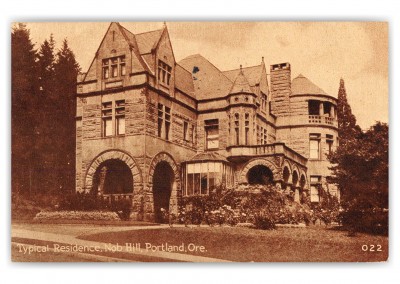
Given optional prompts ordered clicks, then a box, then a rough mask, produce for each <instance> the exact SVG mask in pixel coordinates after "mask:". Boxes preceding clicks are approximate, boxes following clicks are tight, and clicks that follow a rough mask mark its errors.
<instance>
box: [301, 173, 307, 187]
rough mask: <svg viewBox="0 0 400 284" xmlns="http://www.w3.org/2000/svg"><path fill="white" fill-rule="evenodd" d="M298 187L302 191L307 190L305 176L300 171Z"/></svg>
mask: <svg viewBox="0 0 400 284" xmlns="http://www.w3.org/2000/svg"><path fill="white" fill-rule="evenodd" d="M299 186H300V187H301V188H302V189H305V188H307V175H306V173H305V172H304V171H301V173H300V180H299Z"/></svg>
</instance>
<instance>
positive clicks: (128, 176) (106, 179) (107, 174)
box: [92, 159, 133, 195]
mask: <svg viewBox="0 0 400 284" xmlns="http://www.w3.org/2000/svg"><path fill="white" fill-rule="evenodd" d="M92 193H94V194H100V195H103V194H127V193H133V177H132V172H131V170H130V168H129V167H128V166H127V164H125V163H124V162H123V161H121V160H117V159H111V160H107V161H104V162H102V163H101V164H100V165H99V166H98V168H97V170H96V173H95V174H94V177H93V187H92Z"/></svg>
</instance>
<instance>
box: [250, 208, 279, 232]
mask: <svg viewBox="0 0 400 284" xmlns="http://www.w3.org/2000/svg"><path fill="white" fill-rule="evenodd" d="M254 226H255V228H256V229H260V230H273V229H275V220H273V217H272V216H271V214H270V212H265V211H260V212H259V213H257V214H255V216H254Z"/></svg>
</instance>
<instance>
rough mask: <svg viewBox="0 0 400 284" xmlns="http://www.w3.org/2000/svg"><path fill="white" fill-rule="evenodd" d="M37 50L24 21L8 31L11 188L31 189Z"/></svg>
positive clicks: (36, 96)
mask: <svg viewBox="0 0 400 284" xmlns="http://www.w3.org/2000/svg"><path fill="white" fill-rule="evenodd" d="M36 59H37V53H36V50H35V49H34V45H33V43H32V41H31V39H30V33H29V30H28V29H27V28H26V25H25V24H22V23H19V24H17V25H15V26H14V27H13V29H12V33H11V74H12V75H11V104H12V115H11V123H12V135H11V136H12V188H13V192H21V193H26V192H31V191H32V189H33V188H34V184H35V179H34V172H35V168H34V166H35V160H36V154H37V153H36V152H35V150H34V145H35V141H36V136H37V128H36V126H37V117H36V114H37V112H38V111H40V110H39V109H38V102H39V100H38V95H39V84H38V68H37V62H36Z"/></svg>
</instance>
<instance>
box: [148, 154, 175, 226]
mask: <svg viewBox="0 0 400 284" xmlns="http://www.w3.org/2000/svg"><path fill="white" fill-rule="evenodd" d="M147 182H148V189H149V190H150V191H151V192H148V194H149V196H151V198H150V200H152V202H151V203H149V204H148V205H147V210H146V212H147V213H151V214H152V216H154V218H152V219H154V220H156V221H160V212H161V211H160V210H161V208H164V209H169V212H171V213H174V214H177V213H178V192H179V190H180V172H179V168H178V166H177V164H176V162H175V160H174V159H173V158H172V157H171V156H170V155H169V154H168V153H165V152H161V153H159V154H157V155H156V156H155V157H154V158H153V160H152V161H151V163H150V169H149V175H148V179H147ZM167 200H168V203H167ZM147 218H151V217H147Z"/></svg>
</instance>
